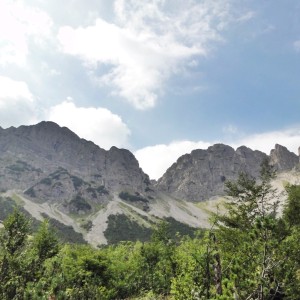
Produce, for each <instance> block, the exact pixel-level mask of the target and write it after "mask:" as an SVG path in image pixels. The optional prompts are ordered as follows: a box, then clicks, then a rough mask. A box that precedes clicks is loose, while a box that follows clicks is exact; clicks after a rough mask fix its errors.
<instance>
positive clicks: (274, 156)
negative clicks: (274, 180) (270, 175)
mask: <svg viewBox="0 0 300 300" xmlns="http://www.w3.org/2000/svg"><path fill="white" fill-rule="evenodd" d="M270 163H271V164H272V165H273V166H274V167H275V168H276V170H278V171H286V170H291V169H292V168H293V167H295V166H296V165H297V164H298V163H299V157H298V156H297V155H296V154H295V153H293V152H290V151H289V150H288V149H287V148H286V147H284V146H281V145H278V144H276V145H275V149H273V150H271V154H270Z"/></svg>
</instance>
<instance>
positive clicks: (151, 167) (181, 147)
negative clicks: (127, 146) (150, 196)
mask: <svg viewBox="0 0 300 300" xmlns="http://www.w3.org/2000/svg"><path fill="white" fill-rule="evenodd" d="M210 145H212V144H211V143H206V142H202V141H199V142H193V141H176V142H172V143H170V144H168V145H165V144H161V145H155V146H149V147H145V148H142V149H139V150H137V151H135V153H134V155H135V156H136V158H137V160H138V161H139V164H140V166H141V168H142V169H143V170H144V172H146V173H147V174H148V175H149V176H150V178H151V179H158V178H160V177H161V176H162V175H163V173H164V172H165V171H166V170H167V169H168V168H169V167H170V166H171V165H172V164H173V163H174V162H176V160H177V159H178V158H179V157H180V156H181V155H183V154H186V153H190V152H191V151H192V150H194V149H199V148H200V149H203V148H205V149H206V148H207V147H209V146H210Z"/></svg>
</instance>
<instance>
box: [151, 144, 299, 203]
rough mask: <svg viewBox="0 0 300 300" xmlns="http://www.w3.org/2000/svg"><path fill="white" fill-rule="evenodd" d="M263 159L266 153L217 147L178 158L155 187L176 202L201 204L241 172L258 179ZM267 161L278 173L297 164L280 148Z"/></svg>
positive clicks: (243, 147)
mask: <svg viewBox="0 0 300 300" xmlns="http://www.w3.org/2000/svg"><path fill="white" fill-rule="evenodd" d="M266 158H268V156H267V155H266V154H265V153H263V152H260V151H253V150H251V149H249V148H247V147H245V146H241V147H239V148H237V150H236V151H235V150H234V149H233V148H231V147H230V146H226V145H223V144H216V145H213V146H211V147H209V148H208V149H207V150H194V151H192V152H191V154H186V155H183V156H181V157H180V158H179V159H178V160H177V162H176V163H174V164H173V165H172V166H171V167H170V168H169V169H168V170H167V171H166V173H165V174H164V175H163V176H162V177H161V178H160V179H159V180H158V182H157V184H156V187H157V188H158V189H159V190H161V191H163V192H166V193H169V194H170V195H172V196H173V197H176V198H179V199H184V200H190V201H203V200H206V199H209V198H210V197H213V196H220V195H224V194H225V191H224V187H225V182H226V180H236V179H237V177H238V175H239V174H240V173H241V172H244V173H247V174H249V175H250V176H253V177H256V178H257V177H258V176H259V172H260V165H261V163H262V161H263V160H264V159H266ZM269 158H270V162H271V164H273V165H274V166H275V168H276V169H277V170H278V171H283V170H290V169H292V168H293V167H294V166H295V165H296V164H297V163H298V161H299V158H298V157H297V155H295V154H294V153H291V152H289V151H288V150H287V149H286V148H285V147H282V146H279V145H276V147H275V150H272V152H271V156H270V157H269Z"/></svg>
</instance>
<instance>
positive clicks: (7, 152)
mask: <svg viewBox="0 0 300 300" xmlns="http://www.w3.org/2000/svg"><path fill="white" fill-rule="evenodd" d="M58 168H63V169H65V170H67V171H68V172H69V173H70V174H72V176H77V177H80V178H81V179H82V180H84V181H86V182H94V183H95V184H96V185H97V186H104V187H105V188H106V189H107V190H110V191H112V192H119V191H123V190H129V191H134V192H135V191H138V192H144V191H145V189H146V188H147V187H148V186H149V185H150V181H149V177H148V175H146V174H145V173H144V172H143V171H142V170H141V168H140V167H139V164H138V161H137V160H136V158H135V157H134V156H133V154H132V153H130V152H129V151H128V150H125V149H118V148H116V147H112V148H111V149H110V150H108V151H106V150H104V149H101V148H100V147H98V146H97V145H95V144H94V143H92V142H89V141H86V140H84V139H80V138H79V137H78V136H77V135H76V134H75V133H73V132H72V131H71V130H69V129H68V128H66V127H60V126H58V125H57V124H55V123H53V122H41V123H39V124H37V125H33V126H21V127H18V128H14V127H11V128H8V129H4V130H0V178H2V180H0V189H2V190H5V189H19V190H20V189H23V190H27V189H28V188H30V187H31V186H33V185H35V184H36V183H38V182H39V181H41V180H42V179H44V178H47V176H49V174H51V173H53V172H55V171H56V170H57V169H58Z"/></svg>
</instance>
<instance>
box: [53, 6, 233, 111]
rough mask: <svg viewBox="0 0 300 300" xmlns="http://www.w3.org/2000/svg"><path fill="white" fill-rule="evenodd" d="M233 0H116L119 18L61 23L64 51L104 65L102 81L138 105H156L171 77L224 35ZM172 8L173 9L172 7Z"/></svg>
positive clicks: (90, 63) (97, 66) (94, 66)
mask: <svg viewBox="0 0 300 300" xmlns="http://www.w3.org/2000/svg"><path fill="white" fill-rule="evenodd" d="M230 1H231V0H217V1H210V0H204V1H201V2H200V3H199V2H198V1H192V0H190V1H181V0H177V1H175V2H174V1H173V0H172V1H171V0H149V1H147V2H146V3H145V2H140V1H134V0H128V1H123V0H116V1H115V6H114V7H115V23H109V22H107V21H104V20H102V19H100V18H98V19H97V20H96V22H95V24H94V25H93V26H88V27H79V28H72V27H69V26H65V27H62V28H60V30H59V34H58V40H59V42H60V44H61V48H62V51H63V52H65V53H67V54H70V55H74V56H77V57H80V59H82V60H83V62H84V63H85V66H86V67H87V68H88V69H90V70H95V72H94V73H95V74H96V73H99V71H101V65H105V66H106V68H107V67H108V68H109V71H108V73H106V74H104V75H102V76H100V78H99V82H100V83H101V84H107V85H110V86H113V87H114V88H115V89H116V92H117V93H118V94H119V95H121V96H122V97H124V98H125V99H127V101H129V102H130V103H131V104H132V105H133V106H134V107H136V108H138V109H147V108H151V107H153V106H154V105H155V104H156V102H157V97H158V95H159V93H160V92H161V91H162V89H163V87H164V83H165V82H166V80H167V79H168V78H169V77H170V76H171V75H172V74H176V73H178V72H180V70H181V68H182V66H183V65H185V64H186V65H187V66H188V64H189V63H190V62H191V61H193V64H194V65H195V64H196V63H197V60H196V59H195V57H197V56H203V55H206V54H208V52H209V51H210V46H211V43H212V42H215V41H220V40H221V36H220V33H221V31H222V30H223V29H224V28H225V27H226V24H227V22H228V20H229V17H228V14H229V2H230ZM166 8H167V9H166Z"/></svg>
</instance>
